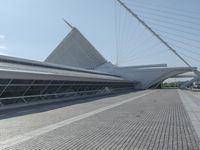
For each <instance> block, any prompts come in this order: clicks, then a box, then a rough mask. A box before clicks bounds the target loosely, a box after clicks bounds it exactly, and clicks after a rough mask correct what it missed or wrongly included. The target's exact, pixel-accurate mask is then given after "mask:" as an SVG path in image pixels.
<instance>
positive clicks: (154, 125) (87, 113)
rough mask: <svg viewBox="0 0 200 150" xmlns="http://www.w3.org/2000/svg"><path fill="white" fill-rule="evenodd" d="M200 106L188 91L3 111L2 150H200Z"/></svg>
mask: <svg viewBox="0 0 200 150" xmlns="http://www.w3.org/2000/svg"><path fill="white" fill-rule="evenodd" d="M194 107H195V108H194ZM193 108H194V109H193ZM199 108H200V99H197V98H196V97H195V96H192V94H191V93H190V92H188V91H180V90H146V91H139V92H133V93H128V94H123V95H115V96H114V95H113V96H111V97H106V98H105V97H102V98H96V99H90V100H80V101H78V102H63V103H58V104H49V105H47V106H33V107H31V108H21V109H20V108H18V109H16V110H12V111H9V112H6V111H2V112H1V114H0V150H3V149H5V150H68V149H71V150H138V149H140V150H147V149H148V150H168V149H169V150H199V149H200V140H199V137H198V136H199V133H200V132H199V131H198V127H199V128H200V126H199V125H200V124H199V123H200V109H199Z"/></svg>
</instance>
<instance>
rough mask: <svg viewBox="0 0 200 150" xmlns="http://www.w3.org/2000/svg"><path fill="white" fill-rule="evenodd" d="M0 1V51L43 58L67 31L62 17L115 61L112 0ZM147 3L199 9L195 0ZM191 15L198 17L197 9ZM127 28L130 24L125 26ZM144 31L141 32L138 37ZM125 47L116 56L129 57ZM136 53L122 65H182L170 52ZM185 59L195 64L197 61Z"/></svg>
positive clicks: (138, 0)
mask: <svg viewBox="0 0 200 150" xmlns="http://www.w3.org/2000/svg"><path fill="white" fill-rule="evenodd" d="M125 1H126V2H127V3H128V2H130V3H131V2H139V3H140V4H141V5H144V6H148V4H149V1H148V0H125ZM0 4H1V5H0V19H1V20H0V54H6V55H11V56H15V57H21V58H27V59H33V60H39V61H43V60H44V59H45V58H46V57H47V56H48V55H49V54H50V53H51V52H52V50H53V49H54V48H55V47H56V46H57V45H58V43H59V42H60V41H61V40H62V39H63V38H64V37H65V36H66V35H67V33H68V32H69V30H70V29H69V28H68V27H67V26H66V24H64V23H63V21H62V18H65V19H66V20H68V21H69V22H70V23H71V24H72V25H74V26H75V27H77V28H78V29H79V30H80V31H81V32H82V33H83V34H84V35H85V36H86V37H87V38H88V40H89V41H90V42H91V43H92V44H93V45H94V46H95V47H96V48H97V49H98V50H99V51H100V53H102V55H104V56H105V57H106V59H108V60H109V61H112V62H113V63H116V51H117V48H116V22H115V17H116V16H115V15H116V7H115V5H116V4H115V1H114V0H0ZM151 5H152V6H154V5H155V8H156V7H157V6H167V7H170V8H173V9H178V10H179V9H180V10H189V11H194V10H195V11H199V12H200V1H199V0H165V1H160V0H151ZM138 9H139V8H138ZM139 12H140V11H139ZM194 15H195V17H199V18H200V13H196V14H194ZM197 21H198V20H197ZM127 28H132V27H131V26H127ZM139 28H140V27H139ZM141 29H142V27H141ZM139 30H140V29H139ZM139 30H138V31H139ZM166 31H167V30H166ZM127 32H128V30H127ZM145 32H146V31H145ZM127 34H128V33H127ZM147 34H148V33H147ZM147 34H144V35H142V36H141V38H144V37H145V36H147ZM185 36H187V35H185ZM117 38H118V40H119V39H120V38H119V37H117ZM174 38H176V37H174ZM137 40H139V39H138V38H137V39H134V43H136V42H137ZM129 44H132V43H129ZM195 46H196V45H195ZM198 46H200V45H198ZM125 51H126V50H120V54H119V55H121V54H123V53H124V56H123V57H121V56H120V57H121V59H123V60H126V58H128V57H129V55H128V54H126V55H125V53H126V52H125ZM195 51H197V50H195ZM140 53H141V54H139V55H138V57H139V59H138V61H137V62H134V61H133V62H131V61H129V59H127V61H126V62H122V65H138V64H148V63H156V62H157V63H169V64H170V63H171V65H172V66H173V65H174V66H183V65H184V64H183V63H182V62H180V61H179V60H177V58H176V57H174V55H173V54H171V53H170V54H166V55H165V54H163V57H165V60H164V59H163V58H162V57H160V59H159V60H158V61H155V62H154V61H152V62H151V61H146V59H145V57H143V56H142V52H140ZM140 58H141V59H140ZM151 58H152V59H154V58H158V56H157V55H153V56H151ZM196 58H197V59H198V57H196ZM133 59H134V58H133ZM188 61H190V62H191V63H192V64H193V65H196V66H199V63H197V62H196V63H195V62H192V61H191V60H188Z"/></svg>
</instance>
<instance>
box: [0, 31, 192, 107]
mask: <svg viewBox="0 0 200 150" xmlns="http://www.w3.org/2000/svg"><path fill="white" fill-rule="evenodd" d="M193 69H195V68H193ZM190 71H192V70H191V68H187V67H175V68H169V67H167V65H166V64H157V65H146V66H130V67H118V66H115V65H113V64H112V63H110V62H108V61H107V60H106V59H105V58H104V57H103V56H102V55H101V54H100V53H99V52H98V51H97V50H96V49H95V47H94V46H93V45H92V44H91V43H90V42H89V41H88V40H87V39H86V38H85V37H84V36H83V35H82V34H81V33H80V32H79V30H78V29H76V28H74V27H73V28H72V30H71V32H70V33H69V34H68V35H67V36H66V37H65V38H64V40H63V41H62V42H61V43H60V44H58V46H57V47H56V48H55V50H54V51H53V52H52V53H51V54H50V55H49V56H48V57H47V59H46V60H45V62H39V61H32V60H26V59H20V58H14V57H9V56H0V106H5V105H9V104H16V103H29V102H36V101H37V102H38V101H41V102H42V101H44V100H57V99H63V98H64V99H73V98H78V97H82V96H91V95H100V94H110V93H114V92H123V91H127V90H134V89H147V88H150V87H156V86H157V85H159V84H160V83H161V82H162V81H164V80H165V79H167V78H170V77H173V76H176V75H178V74H182V73H185V72H190Z"/></svg>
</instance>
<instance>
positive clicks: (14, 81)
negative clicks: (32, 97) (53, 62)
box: [11, 79, 32, 84]
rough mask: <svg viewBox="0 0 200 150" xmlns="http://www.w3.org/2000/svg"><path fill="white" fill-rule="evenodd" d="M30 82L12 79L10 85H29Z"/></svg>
mask: <svg viewBox="0 0 200 150" xmlns="http://www.w3.org/2000/svg"><path fill="white" fill-rule="evenodd" d="M31 82H32V80H19V79H14V80H12V82H11V84H30V83H31Z"/></svg>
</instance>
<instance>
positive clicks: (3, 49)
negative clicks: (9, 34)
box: [0, 45, 8, 55]
mask: <svg viewBox="0 0 200 150" xmlns="http://www.w3.org/2000/svg"><path fill="white" fill-rule="evenodd" d="M0 55H8V52H7V47H5V46H3V45H0Z"/></svg>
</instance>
